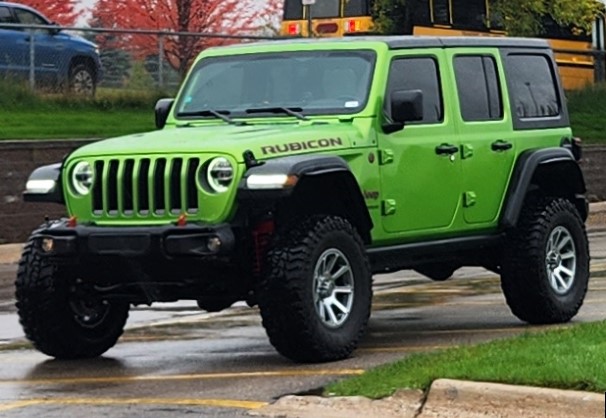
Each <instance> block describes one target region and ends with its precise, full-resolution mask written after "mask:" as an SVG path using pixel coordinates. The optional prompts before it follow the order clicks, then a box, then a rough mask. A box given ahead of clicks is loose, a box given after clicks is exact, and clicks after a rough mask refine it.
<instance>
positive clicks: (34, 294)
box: [15, 240, 129, 359]
mask: <svg viewBox="0 0 606 418" xmlns="http://www.w3.org/2000/svg"><path fill="white" fill-rule="evenodd" d="M15 286H16V299H17V313H18V315H19V322H20V323H21V325H22V327H23V330H24V331H25V335H26V336H27V338H28V339H29V340H30V341H31V342H32V343H33V344H34V346H35V347H36V348H37V349H38V350H40V351H41V352H43V353H44V354H47V355H49V356H51V357H55V358H59V359H78V358H92V357H97V356H100V355H101V354H103V353H104V352H105V351H107V350H109V349H110V348H111V347H113V346H114V344H115V343H116V341H117V340H118V338H119V337H120V335H121V334H122V331H123V329H124V324H125V323H126V319H127V317H128V309H129V305H128V303H126V302H121V301H107V300H103V299H101V298H99V297H97V296H96V295H95V293H94V292H93V291H90V292H83V291H79V288H80V285H79V280H78V279H77V278H74V276H73V275H72V274H68V273H67V272H65V271H64V268H60V267H58V266H55V265H54V264H52V263H51V262H49V261H48V259H47V258H46V257H44V256H43V255H42V254H41V251H40V249H38V248H37V247H36V245H35V243H34V242H33V241H32V240H30V241H29V242H28V243H27V245H26V246H25V248H24V250H23V255H22V256H21V261H20V262H19V268H18V270H17V279H16V281H15Z"/></svg>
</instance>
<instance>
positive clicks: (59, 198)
mask: <svg viewBox="0 0 606 418" xmlns="http://www.w3.org/2000/svg"><path fill="white" fill-rule="evenodd" d="M62 171H63V163H55V164H49V165H43V166H41V167H38V168H36V169H35V170H34V171H33V172H32V173H31V174H30V175H29V177H28V180H27V183H28V184H31V183H30V181H40V180H41V181H43V180H50V181H54V182H55V186H54V187H53V188H52V189H50V190H48V191H47V192H45V193H42V192H40V191H37V190H30V189H28V188H27V185H26V189H25V191H24V192H23V200H24V201H25V202H48V203H59V204H61V205H65V200H64V197H63V186H62V181H61V175H62Z"/></svg>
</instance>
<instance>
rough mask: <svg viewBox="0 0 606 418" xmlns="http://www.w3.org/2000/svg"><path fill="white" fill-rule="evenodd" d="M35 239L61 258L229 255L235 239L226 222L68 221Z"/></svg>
mask: <svg viewBox="0 0 606 418" xmlns="http://www.w3.org/2000/svg"><path fill="white" fill-rule="evenodd" d="M33 239H34V243H35V245H36V246H37V247H38V248H39V249H40V250H41V252H42V254H45V255H48V256H51V257H62V258H68V257H76V256H122V257H146V256H152V257H161V258H166V259H168V258H174V257H209V256H229V255H230V254H232V253H233V251H234V248H235V242H236V239H235V235H234V232H233V230H232V228H231V226H229V225H227V224H219V225H212V226H211V225H199V224H189V225H185V226H175V225H168V226H146V227H116V226H112V227H100V226H90V225H77V226H70V225H69V223H68V222H67V221H63V222H58V223H54V224H50V225H49V226H48V227H47V228H43V229H41V230H38V231H37V232H36V234H35V235H34V237H33Z"/></svg>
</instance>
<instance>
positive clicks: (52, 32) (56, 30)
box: [48, 22, 61, 36]
mask: <svg viewBox="0 0 606 418" xmlns="http://www.w3.org/2000/svg"><path fill="white" fill-rule="evenodd" d="M50 24H51V25H52V26H55V27H52V28H49V29H48V33H49V35H51V36H55V35H56V34H58V33H59V32H61V26H60V25H59V24H58V23H56V22H51V23H50Z"/></svg>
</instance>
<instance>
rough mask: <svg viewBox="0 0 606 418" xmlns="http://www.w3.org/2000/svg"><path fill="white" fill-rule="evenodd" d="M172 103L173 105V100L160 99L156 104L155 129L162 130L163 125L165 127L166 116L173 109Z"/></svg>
mask: <svg viewBox="0 0 606 418" xmlns="http://www.w3.org/2000/svg"><path fill="white" fill-rule="evenodd" d="M173 103H175V99H160V100H158V102H157V103H156V109H155V113H156V128H158V129H162V128H164V125H166V119H168V114H169V113H170V111H171V109H172V108H173Z"/></svg>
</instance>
